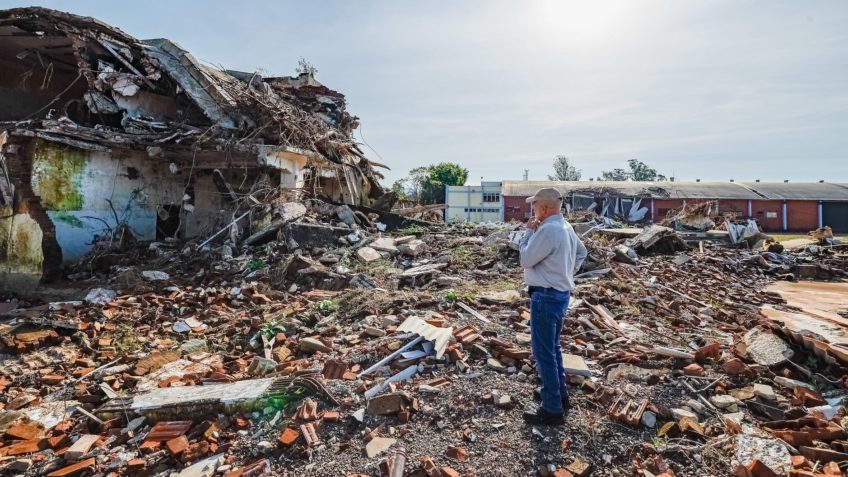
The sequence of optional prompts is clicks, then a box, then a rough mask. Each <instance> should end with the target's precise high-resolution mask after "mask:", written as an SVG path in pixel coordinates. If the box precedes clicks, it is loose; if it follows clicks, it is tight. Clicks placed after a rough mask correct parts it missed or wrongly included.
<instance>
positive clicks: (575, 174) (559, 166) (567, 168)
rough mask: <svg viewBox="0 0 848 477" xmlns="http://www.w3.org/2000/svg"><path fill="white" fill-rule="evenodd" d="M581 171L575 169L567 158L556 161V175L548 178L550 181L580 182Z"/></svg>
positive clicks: (558, 157)
mask: <svg viewBox="0 0 848 477" xmlns="http://www.w3.org/2000/svg"><path fill="white" fill-rule="evenodd" d="M580 176H581V171H580V169H578V168H576V167H574V166H573V165H571V163H570V162H569V160H568V158H567V157H565V156H557V157H556V158H555V159H554V174H553V175H549V176H548V180H549V181H579V180H580Z"/></svg>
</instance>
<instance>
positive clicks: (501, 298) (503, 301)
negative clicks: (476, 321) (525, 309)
mask: <svg viewBox="0 0 848 477" xmlns="http://www.w3.org/2000/svg"><path fill="white" fill-rule="evenodd" d="M478 298H479V300H480V301H481V302H483V303H485V304H487V305H513V304H516V303H518V302H520V301H522V300H523V298H521V293H519V292H518V291H517V290H504V291H501V292H495V293H484V294H482V295H480V296H479V297H478Z"/></svg>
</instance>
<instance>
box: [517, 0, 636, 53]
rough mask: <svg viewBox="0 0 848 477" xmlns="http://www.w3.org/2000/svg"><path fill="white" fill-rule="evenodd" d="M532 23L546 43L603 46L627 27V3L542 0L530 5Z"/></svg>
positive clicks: (615, 0) (612, 0) (609, 0)
mask: <svg viewBox="0 0 848 477" xmlns="http://www.w3.org/2000/svg"><path fill="white" fill-rule="evenodd" d="M527 5H528V6H529V8H530V15H531V21H532V23H533V24H534V25H536V26H537V27H538V30H537V31H538V33H539V34H540V35H541V36H543V37H544V39H545V41H549V42H550V41H552V42H555V43H556V44H559V45H568V44H574V43H577V44H585V43H599V42H603V41H604V39H606V38H609V37H610V36H615V32H616V31H617V30H618V29H621V28H624V26H625V25H626V22H625V18H626V16H627V13H628V10H629V5H631V4H630V3H629V2H627V1H623V0H604V1H575V0H541V1H535V2H527Z"/></svg>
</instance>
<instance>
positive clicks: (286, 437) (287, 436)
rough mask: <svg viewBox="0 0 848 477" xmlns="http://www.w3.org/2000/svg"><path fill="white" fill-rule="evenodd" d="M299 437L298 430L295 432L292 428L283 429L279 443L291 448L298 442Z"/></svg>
mask: <svg viewBox="0 0 848 477" xmlns="http://www.w3.org/2000/svg"><path fill="white" fill-rule="evenodd" d="M298 437H300V433H299V432H297V431H296V430H294V429H292V428H290V427H287V428H285V429H283V432H281V433H280V437H279V439H277V442H279V443H280V445H283V446H286V447H289V446H291V445H293V444H294V443H295V442H297V438H298Z"/></svg>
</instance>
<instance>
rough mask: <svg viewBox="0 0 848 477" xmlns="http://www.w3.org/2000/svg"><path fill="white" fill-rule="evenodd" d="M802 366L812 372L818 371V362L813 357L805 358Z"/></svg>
mask: <svg viewBox="0 0 848 477" xmlns="http://www.w3.org/2000/svg"><path fill="white" fill-rule="evenodd" d="M804 364H805V365H806V366H807V367H808V368H810V369H812V370H813V371H818V369H819V360H818V359H817V358H816V357H815V356H814V355H810V356H807V359H806V361H805V362H804Z"/></svg>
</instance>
